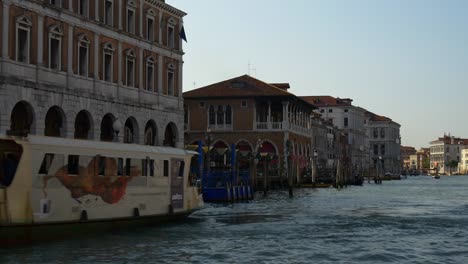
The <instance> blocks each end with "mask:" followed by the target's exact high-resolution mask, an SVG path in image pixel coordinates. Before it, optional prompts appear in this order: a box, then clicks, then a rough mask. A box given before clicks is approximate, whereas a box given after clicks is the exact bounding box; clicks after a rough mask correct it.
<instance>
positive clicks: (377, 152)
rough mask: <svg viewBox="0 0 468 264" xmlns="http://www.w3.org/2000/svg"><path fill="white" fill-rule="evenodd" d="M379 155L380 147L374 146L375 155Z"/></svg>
mask: <svg viewBox="0 0 468 264" xmlns="http://www.w3.org/2000/svg"><path fill="white" fill-rule="evenodd" d="M378 154H379V145H377V144H374V155H378Z"/></svg>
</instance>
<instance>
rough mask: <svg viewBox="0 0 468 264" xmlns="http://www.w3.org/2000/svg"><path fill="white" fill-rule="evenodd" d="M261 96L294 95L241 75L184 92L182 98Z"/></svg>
mask: <svg viewBox="0 0 468 264" xmlns="http://www.w3.org/2000/svg"><path fill="white" fill-rule="evenodd" d="M252 96H254V97H259V96H260V97H262V96H293V97H295V95H293V94H291V93H289V92H287V91H286V90H283V89H281V88H278V87H275V86H273V85H271V84H268V83H265V82H263V81H260V80H258V79H255V78H253V77H251V76H249V75H242V76H239V77H236V78H233V79H229V80H225V81H222V82H219V83H215V84H211V85H208V86H205V87H201V88H198V89H195V90H191V91H188V92H185V93H184V98H207V97H252Z"/></svg>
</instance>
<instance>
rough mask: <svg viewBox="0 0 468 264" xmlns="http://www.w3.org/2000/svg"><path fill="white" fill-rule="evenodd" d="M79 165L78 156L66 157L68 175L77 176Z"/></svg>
mask: <svg viewBox="0 0 468 264" xmlns="http://www.w3.org/2000/svg"><path fill="white" fill-rule="evenodd" d="M79 164H80V156H78V155H69V156H68V166H67V167H68V175H78V173H79V168H80V166H79Z"/></svg>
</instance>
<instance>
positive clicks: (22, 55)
mask: <svg viewBox="0 0 468 264" xmlns="http://www.w3.org/2000/svg"><path fill="white" fill-rule="evenodd" d="M17 48H18V50H17V55H16V59H17V61H20V62H25V63H28V62H29V30H25V29H22V28H18V44H17Z"/></svg>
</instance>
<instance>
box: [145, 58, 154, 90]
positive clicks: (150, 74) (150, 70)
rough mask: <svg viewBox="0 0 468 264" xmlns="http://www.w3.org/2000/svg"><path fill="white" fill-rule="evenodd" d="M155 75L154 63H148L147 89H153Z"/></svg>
mask: <svg viewBox="0 0 468 264" xmlns="http://www.w3.org/2000/svg"><path fill="white" fill-rule="evenodd" d="M153 75H154V68H153V64H148V65H147V67H146V90H148V91H153V86H154V85H153V83H154V79H153Z"/></svg>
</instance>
